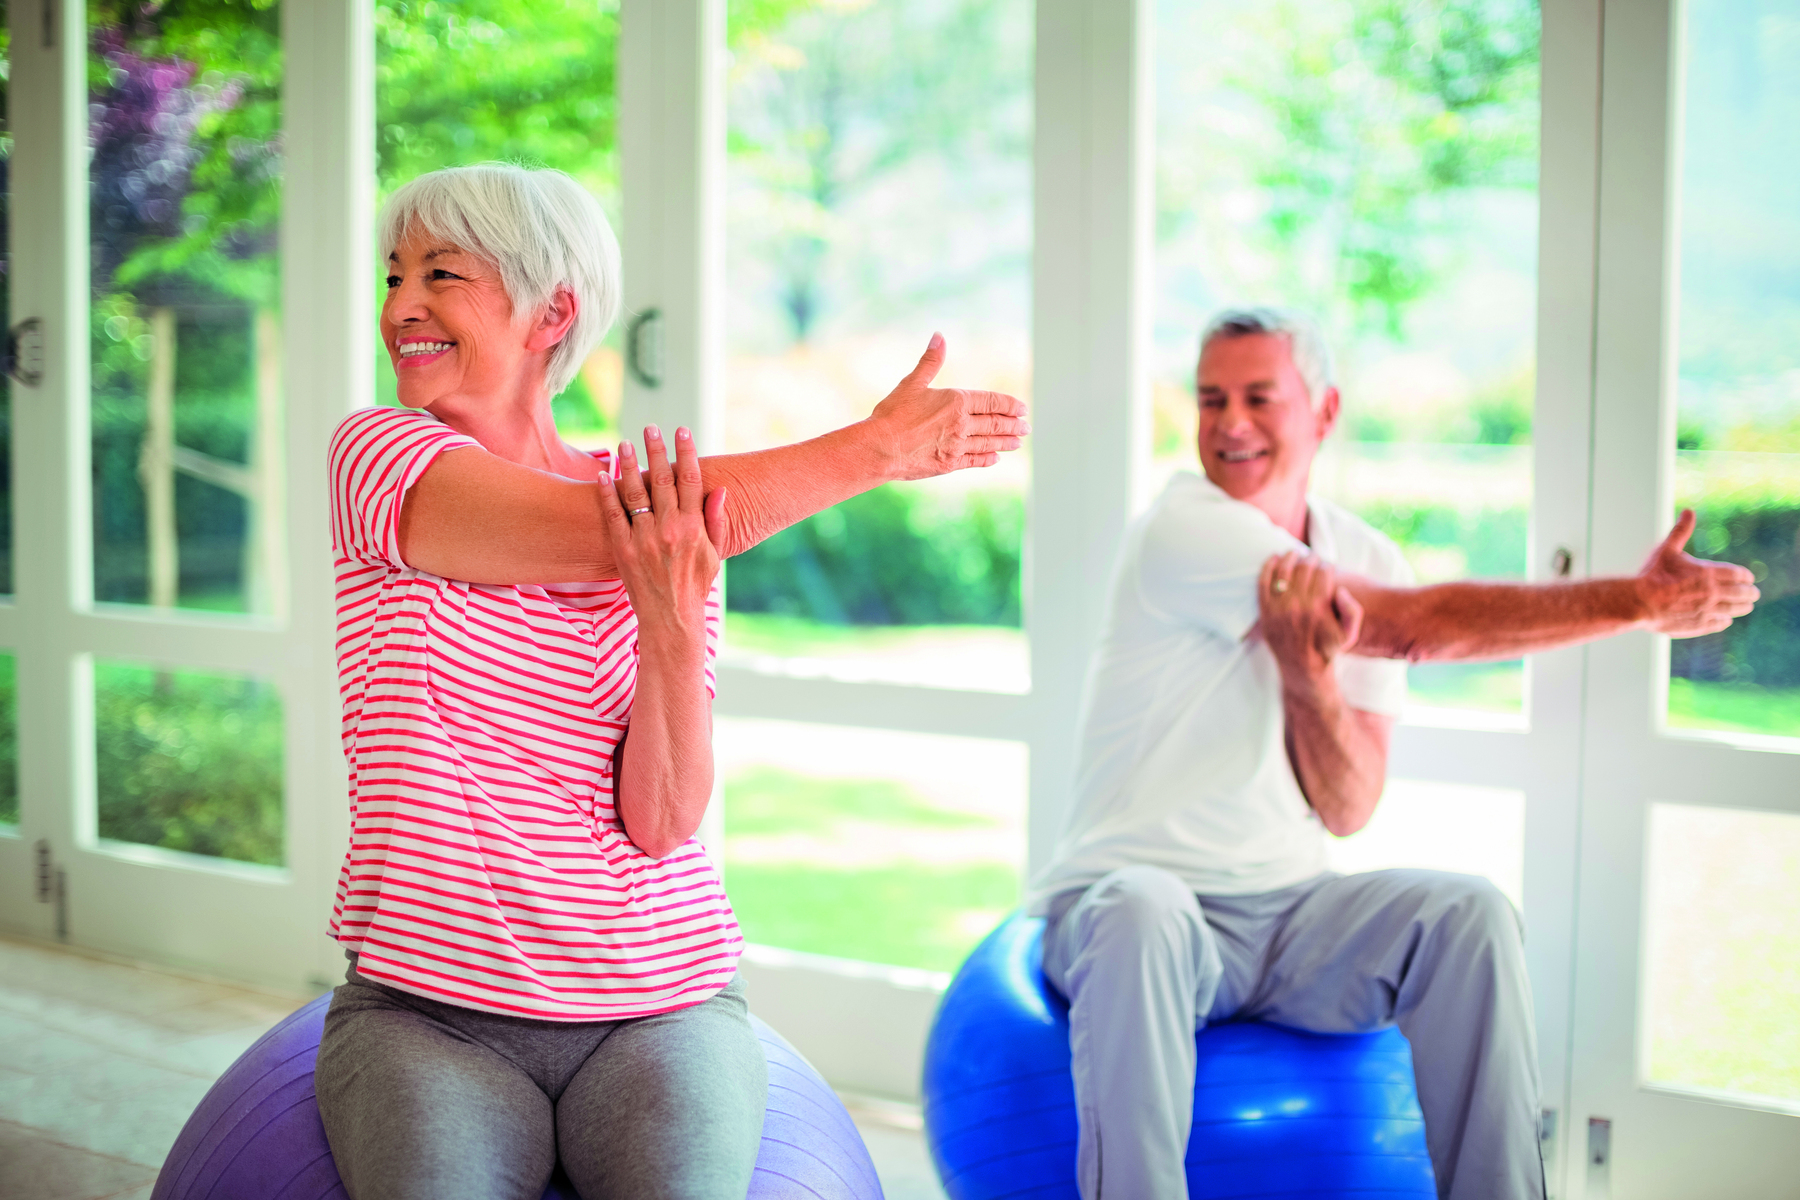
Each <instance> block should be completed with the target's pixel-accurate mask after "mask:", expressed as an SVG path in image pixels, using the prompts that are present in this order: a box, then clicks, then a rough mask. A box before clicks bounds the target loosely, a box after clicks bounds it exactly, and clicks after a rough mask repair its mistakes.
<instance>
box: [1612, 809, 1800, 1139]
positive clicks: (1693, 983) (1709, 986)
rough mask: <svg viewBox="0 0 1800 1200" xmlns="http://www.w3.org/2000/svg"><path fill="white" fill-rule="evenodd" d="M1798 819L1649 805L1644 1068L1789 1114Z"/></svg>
mask: <svg viewBox="0 0 1800 1200" xmlns="http://www.w3.org/2000/svg"><path fill="white" fill-rule="evenodd" d="M1795 896H1800V816H1788V815H1783V814H1779V813H1767V812H1746V811H1743V810H1740V809H1729V808H1699V807H1692V806H1688V805H1682V804H1655V805H1652V806H1651V809H1650V861H1649V872H1648V877H1647V884H1646V887H1645V890H1644V919H1645V924H1646V927H1647V930H1648V934H1647V937H1646V940H1645V953H1646V954H1647V955H1648V958H1649V963H1648V969H1647V970H1646V971H1645V984H1644V987H1645V993H1644V994H1645V1010H1644V1011H1645V1019H1646V1020H1647V1021H1648V1022H1649V1036H1648V1038H1647V1039H1646V1041H1647V1050H1648V1054H1649V1061H1648V1063H1647V1064H1646V1065H1645V1068H1644V1072H1645V1074H1646V1076H1647V1077H1648V1078H1649V1080H1650V1082H1652V1083H1659V1084H1666V1085H1670V1086H1674V1087H1680V1088H1693V1089H1699V1090H1703V1091H1720V1092H1727V1093H1731V1094H1732V1095H1734V1096H1737V1097H1740V1098H1742V1097H1756V1098H1759V1099H1762V1100H1765V1101H1774V1102H1776V1103H1778V1104H1782V1105H1783V1106H1785V1107H1791V1108H1795V1109H1796V1110H1800V1026H1796V1025H1795V1023H1794V1014H1795V1013H1796V1012H1800V909H1796V908H1795V906H1794V897H1795Z"/></svg>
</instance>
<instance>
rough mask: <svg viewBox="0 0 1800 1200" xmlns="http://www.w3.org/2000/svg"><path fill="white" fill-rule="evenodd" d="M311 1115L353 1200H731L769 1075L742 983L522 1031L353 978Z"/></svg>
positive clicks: (327, 1046)
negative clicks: (670, 1005)
mask: <svg viewBox="0 0 1800 1200" xmlns="http://www.w3.org/2000/svg"><path fill="white" fill-rule="evenodd" d="M314 1086H315V1087H316V1089H317V1091H318V1095H319V1115H320V1116H322V1117H323V1118H324V1120H325V1136H326V1139H327V1140H328V1141H329V1142H330V1143H331V1153H332V1157H333V1158H334V1159H336V1160H337V1168H338V1174H339V1175H340V1176H341V1177H342V1178H343V1181H344V1186H345V1188H346V1189H348V1191H349V1193H350V1195H351V1197H352V1200H464V1198H466V1200H539V1197H540V1196H542V1195H543V1193H544V1188H545V1186H546V1185H547V1184H548V1183H549V1182H550V1175H551V1172H552V1171H553V1170H554V1169H555V1167H556V1164H557V1161H558V1159H560V1160H561V1161H562V1165H563V1170H564V1171H565V1172H567V1174H568V1176H569V1180H570V1182H572V1183H573V1184H574V1185H575V1189H576V1191H577V1192H579V1193H580V1194H581V1196H582V1200H611V1198H612V1197H621V1198H624V1197H629V1198H631V1200H657V1198H661V1197H669V1198H671V1200H673V1198H675V1197H682V1198H684V1200H686V1198H695V1200H698V1198H700V1197H705V1198H707V1200H715V1198H716V1200H726V1198H729V1200H743V1197H744V1195H745V1193H746V1192H748V1191H749V1190H750V1173H751V1171H752V1170H753V1169H754V1168H755V1165H756V1154H757V1149H758V1147H759V1146H760V1144H761V1141H762V1123H763V1107H764V1105H765V1104H766V1103H767V1100H768V1068H767V1065H766V1063H765V1060H764V1058H763V1052H762V1047H761V1046H760V1045H759V1044H758V1043H757V1040H756V1035H755V1033H754V1031H752V1030H751V1028H750V1019H749V1010H748V1008H747V1006H746V1005H745V1002H744V993H743V985H742V983H741V982H739V981H738V980H735V979H734V980H732V982H731V985H730V986H729V987H727V988H726V989H725V990H724V991H722V992H720V993H719V994H718V995H716V996H713V997H712V998H711V999H709V1000H706V1001H704V1002H703V1003H700V1004H696V1005H693V1006H692V1007H689V1008H683V1009H679V1010H677V1011H675V1012H671V1013H663V1014H661V1015H660V1016H654V1017H640V1018H637V1019H635V1020H628V1021H599V1022H565V1021H535V1020H528V1019H525V1018H521V1017H505V1016H497V1015H495V1014H492V1013H483V1012H476V1011H474V1010H473V1009H467V1008H460V1007H458V1006H456V1005H453V1004H444V1003H441V1002H439V1001H435V1000H428V999H426V998H424V997H422V996H414V995H411V994H410V993H407V992H402V991H398V990H396V989H394V988H390V987H385V986H383V985H381V984H379V983H375V982H373V981H372V980H367V979H364V978H362V976H360V975H358V974H357V973H356V969H355V967H354V966H352V967H351V969H350V975H349V982H347V983H345V984H344V985H343V986H341V987H339V988H338V989H337V992H336V994H335V995H333V996H332V998H331V1008H330V1010H329V1012H328V1013H327V1014H326V1017H325V1036H324V1040H323V1041H322V1042H321V1043H320V1045H319V1065H318V1070H317V1073H316V1075H315V1076H314Z"/></svg>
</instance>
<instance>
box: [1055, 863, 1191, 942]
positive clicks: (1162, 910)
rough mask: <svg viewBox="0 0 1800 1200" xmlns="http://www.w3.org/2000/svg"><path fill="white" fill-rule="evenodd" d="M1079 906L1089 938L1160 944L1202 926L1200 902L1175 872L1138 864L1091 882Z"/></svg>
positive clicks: (1188, 933) (1185, 934) (1187, 934)
mask: <svg viewBox="0 0 1800 1200" xmlns="http://www.w3.org/2000/svg"><path fill="white" fill-rule="evenodd" d="M1079 907H1081V908H1083V909H1085V910H1086V912H1084V913H1083V914H1082V915H1083V917H1084V918H1085V922H1084V923H1085V924H1086V925H1087V927H1088V931H1089V936H1090V937H1098V938H1104V939H1106V940H1107V941H1109V942H1127V943H1135V944H1159V943H1165V942H1167V941H1168V940H1169V939H1170V938H1171V937H1172V936H1181V937H1187V936H1192V935H1194V934H1196V933H1198V932H1200V931H1201V930H1203V929H1204V928H1205V923H1206V919H1205V917H1204V916H1203V915H1202V913H1201V911H1200V901H1199V900H1198V899H1197V898H1196V897H1195V895H1194V893H1193V892H1192V891H1190V890H1189V888H1188V886H1187V884H1185V883H1183V882H1182V881H1181V880H1180V879H1179V878H1177V877H1176V876H1175V875H1173V874H1171V873H1169V872H1168V871H1165V870H1163V869H1162V868H1161V867H1151V866H1144V865H1142V864H1138V865H1133V866H1129V867H1121V868H1119V869H1118V870H1117V871H1114V872H1112V873H1111V874H1110V875H1106V876H1104V877H1102V878H1101V879H1100V880H1099V882H1097V883H1095V884H1094V885H1093V887H1092V888H1091V889H1089V892H1088V894H1087V895H1086V896H1084V897H1083V898H1082V900H1081V903H1080V905H1079Z"/></svg>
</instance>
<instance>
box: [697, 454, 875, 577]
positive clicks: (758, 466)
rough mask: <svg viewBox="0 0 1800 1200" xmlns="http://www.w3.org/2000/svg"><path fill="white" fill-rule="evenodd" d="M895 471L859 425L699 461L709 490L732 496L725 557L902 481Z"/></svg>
mask: <svg viewBox="0 0 1800 1200" xmlns="http://www.w3.org/2000/svg"><path fill="white" fill-rule="evenodd" d="M894 467H895V464H894V462H893V461H892V459H891V458H890V457H889V456H887V455H885V454H884V453H882V451H881V448H880V444H879V441H878V439H876V438H874V437H871V436H869V435H868V432H867V430H866V427H865V423H864V422H860V421H859V422H858V423H857V424H855V425H849V426H846V427H845V428H843V429H837V430H833V431H832V432H831V433H828V434H825V435H824V436H823V437H816V438H813V439H811V440H809V441H805V442H797V443H795V444H794V445H791V446H776V447H775V448H773V449H770V450H757V451H753V452H751V453H748V454H717V455H713V456H711V457H708V458H703V459H701V460H700V472H701V477H702V478H703V479H704V480H705V481H706V490H707V491H709V492H711V491H716V490H718V489H719V488H724V489H725V491H726V494H727V496H728V497H729V499H728V501H727V504H726V509H725V517H726V520H727V522H728V523H729V527H728V531H727V533H726V538H725V549H724V554H725V556H726V557H729V556H731V555H733V554H742V553H743V552H744V551H746V550H748V549H750V547H752V546H754V545H756V544H757V543H758V542H761V541H763V540H765V539H767V538H769V537H772V536H774V535H775V534H777V533H780V532H781V531H782V530H783V529H786V528H787V527H788V526H790V525H794V524H797V523H799V522H800V521H803V520H805V519H806V518H807V517H810V516H812V515H813V514H814V513H817V512H823V511H824V510H825V509H828V508H830V507H831V506H832V505H834V504H837V503H840V502H842V501H844V500H848V499H849V498H850V497H852V496H857V495H861V494H862V493H863V492H866V491H868V490H869V489H870V488H873V487H877V486H879V485H881V484H883V483H886V482H888V481H889V480H891V479H895V478H898V475H897V474H896V473H895V470H894Z"/></svg>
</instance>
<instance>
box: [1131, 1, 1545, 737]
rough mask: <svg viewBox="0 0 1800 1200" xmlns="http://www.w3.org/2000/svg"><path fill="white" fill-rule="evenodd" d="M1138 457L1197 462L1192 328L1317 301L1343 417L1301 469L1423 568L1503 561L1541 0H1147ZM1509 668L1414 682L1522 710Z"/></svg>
mask: <svg viewBox="0 0 1800 1200" xmlns="http://www.w3.org/2000/svg"><path fill="white" fill-rule="evenodd" d="M1157 22H1158V26H1157V37H1156V55H1157V82H1156V86H1157V132H1156V152H1157V250H1156V269H1157V285H1156V294H1157V298H1156V329H1155V350H1154V353H1155V360H1154V380H1155V410H1154V412H1155V430H1156V443H1155V448H1154V449H1155V460H1156V462H1157V464H1158V467H1159V470H1160V471H1161V472H1163V473H1168V472H1173V471H1175V470H1196V469H1198V464H1197V462H1196V458H1195V432H1196V429H1197V413H1196V410H1195V398H1194V367H1195V363H1196V360H1197V358H1198V353H1199V334H1200V330H1201V328H1202V327H1203V326H1204V325H1205V323H1206V321H1207V319H1208V317H1210V316H1211V315H1212V314H1213V313H1214V312H1216V311H1218V310H1219V309H1222V308H1225V307H1239V306H1244V305H1249V304H1280V305H1286V306H1289V307H1293V308H1297V309H1301V310H1303V311H1306V312H1309V313H1311V314H1312V315H1313V316H1314V317H1315V318H1316V319H1317V320H1318V321H1319V322H1320V323H1321V325H1322V327H1323V328H1324V331H1325V334H1326V336H1327V338H1328V339H1329V340H1330V341H1331V344H1332V348H1333V352H1334V355H1335V358H1336V361H1337V378H1338V385H1339V387H1340V389H1341V392H1342V396H1343V415H1342V417H1341V418H1340V420H1339V423H1338V426H1337V428H1336V430H1335V431H1334V432H1333V433H1332V434H1331V435H1330V437H1329V438H1328V439H1327V440H1326V443H1325V446H1324V448H1323V450H1322V451H1321V454H1320V457H1319V459H1318V461H1317V463H1316V464H1315V467H1314V473H1313V488H1314V491H1315V492H1316V493H1318V494H1320V495H1324V496H1327V497H1329V498H1331V499H1333V500H1336V501H1338V502H1339V503H1342V504H1344V505H1346V506H1347V507H1349V508H1350V509H1351V510H1352V511H1353V512H1355V513H1357V514H1358V515H1359V516H1361V517H1363V518H1364V519H1365V520H1367V521H1368V522H1369V523H1370V524H1372V525H1374V526H1375V527H1376V528H1377V529H1379V530H1381V531H1382V532H1384V533H1386V534H1388V535H1389V536H1390V537H1392V538H1393V539H1394V540H1395V541H1397V542H1398V543H1399V544H1400V546H1401V548H1402V549H1403V550H1404V551H1405V553H1406V556H1407V558H1408V559H1409V560H1410V561H1411V563H1412V565H1413V567H1414V569H1415V570H1416V571H1417V573H1418V575H1419V577H1420V579H1421V580H1424V581H1427V582H1430V581H1437V580H1442V579H1450V578H1456V577H1460V576H1466V575H1480V576H1488V577H1492V578H1521V577H1523V575H1524V574H1525V568H1526V560H1525V554H1526V535H1527V530H1528V527H1529V521H1530V502H1531V470H1532V465H1531V464H1532V456H1531V411H1532V400H1533V390H1534V371H1535V305H1536V285H1537V276H1536V272H1537V264H1536V256H1537V143H1538V53H1537V47H1538V12H1537V5H1536V4H1535V3H1533V2H1532V0H1499V2H1497V3H1479V4H1477V3H1473V2H1470V0H1451V2H1450V3H1446V4H1432V5H1401V4H1396V3H1393V2H1392V0H1351V2H1350V3H1340V2H1338V0H1280V2H1278V3H1275V4H1261V5H1259V4H1251V5H1241V4H1240V5H1233V4H1223V3H1216V2H1202V3H1188V2H1186V0H1181V2H1177V0H1162V3H1160V4H1159V5H1158V9H1157ZM1521 677H1522V669H1521V665H1520V664H1519V663H1505V664H1488V665H1483V666H1478V667H1460V668H1445V667H1420V668H1414V670H1413V672H1412V690H1413V699H1414V701H1415V702H1416V703H1418V704H1423V705H1431V706H1437V707H1452V708H1465V709H1485V710H1489V711H1494V712H1500V713H1511V714H1518V713H1520V712H1521V711H1522V702H1521V694H1522V686H1521Z"/></svg>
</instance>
